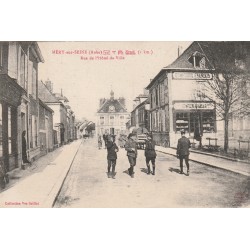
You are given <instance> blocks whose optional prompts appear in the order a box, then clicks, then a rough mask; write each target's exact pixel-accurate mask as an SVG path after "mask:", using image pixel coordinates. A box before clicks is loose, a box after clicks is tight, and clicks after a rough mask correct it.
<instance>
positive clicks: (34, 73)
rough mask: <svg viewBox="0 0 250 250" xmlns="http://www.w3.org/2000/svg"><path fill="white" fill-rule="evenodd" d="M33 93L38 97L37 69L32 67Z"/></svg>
mask: <svg viewBox="0 0 250 250" xmlns="http://www.w3.org/2000/svg"><path fill="white" fill-rule="evenodd" d="M32 95H33V96H34V97H35V98H36V69H35V68H33V69H32Z"/></svg>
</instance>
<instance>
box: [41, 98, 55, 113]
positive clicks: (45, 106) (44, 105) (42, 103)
mask: <svg viewBox="0 0 250 250" xmlns="http://www.w3.org/2000/svg"><path fill="white" fill-rule="evenodd" d="M39 104H41V105H42V106H43V107H44V108H45V109H47V110H48V111H50V112H51V113H52V114H53V113H54V111H53V110H52V109H51V108H50V107H49V106H47V105H46V104H45V103H44V102H43V101H42V100H41V99H40V98H39Z"/></svg>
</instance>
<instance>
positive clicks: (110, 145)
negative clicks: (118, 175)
mask: <svg viewBox="0 0 250 250" xmlns="http://www.w3.org/2000/svg"><path fill="white" fill-rule="evenodd" d="M107 138H108V139H107V145H106V146H107V153H108V154H107V160H108V178H110V177H112V178H113V179H115V166H116V160H117V152H118V151H119V148H118V147H117V145H116V143H115V136H112V135H110V136H108V137H107ZM111 167H112V174H110V169H111Z"/></svg>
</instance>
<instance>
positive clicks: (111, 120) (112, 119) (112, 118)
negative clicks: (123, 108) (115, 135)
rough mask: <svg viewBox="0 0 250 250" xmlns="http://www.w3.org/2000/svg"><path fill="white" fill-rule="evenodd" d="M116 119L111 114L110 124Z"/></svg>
mask: <svg viewBox="0 0 250 250" xmlns="http://www.w3.org/2000/svg"><path fill="white" fill-rule="evenodd" d="M114 120H115V117H114V116H110V117H109V124H110V125H114Z"/></svg>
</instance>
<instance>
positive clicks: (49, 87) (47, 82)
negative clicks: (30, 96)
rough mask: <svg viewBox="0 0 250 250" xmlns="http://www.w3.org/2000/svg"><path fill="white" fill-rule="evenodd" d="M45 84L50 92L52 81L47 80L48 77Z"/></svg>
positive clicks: (51, 90)
mask: <svg viewBox="0 0 250 250" xmlns="http://www.w3.org/2000/svg"><path fill="white" fill-rule="evenodd" d="M45 85H46V87H47V88H48V90H49V91H50V92H51V93H53V83H52V82H51V81H50V80H49V78H48V80H47V81H45Z"/></svg>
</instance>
